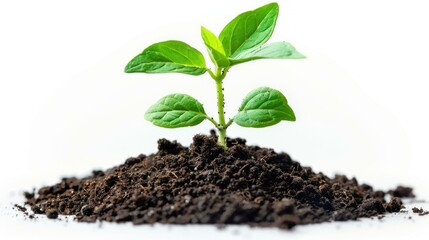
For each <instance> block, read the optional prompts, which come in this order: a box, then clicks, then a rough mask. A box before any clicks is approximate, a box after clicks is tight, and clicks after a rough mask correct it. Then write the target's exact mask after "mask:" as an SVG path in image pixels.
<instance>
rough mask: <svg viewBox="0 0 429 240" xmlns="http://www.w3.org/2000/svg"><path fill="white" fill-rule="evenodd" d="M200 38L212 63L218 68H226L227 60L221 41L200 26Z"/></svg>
mask: <svg viewBox="0 0 429 240" xmlns="http://www.w3.org/2000/svg"><path fill="white" fill-rule="evenodd" d="M201 37H202V38H203V41H204V44H205V45H206V47H207V50H208V52H209V55H210V59H211V60H212V62H213V63H214V64H215V65H216V66H218V67H224V68H225V67H228V66H229V60H228V57H227V56H225V50H224V48H223V45H222V43H221V41H220V40H219V39H218V38H217V37H216V35H214V34H213V33H212V32H211V31H210V30H208V29H207V28H205V27H203V26H201Z"/></svg>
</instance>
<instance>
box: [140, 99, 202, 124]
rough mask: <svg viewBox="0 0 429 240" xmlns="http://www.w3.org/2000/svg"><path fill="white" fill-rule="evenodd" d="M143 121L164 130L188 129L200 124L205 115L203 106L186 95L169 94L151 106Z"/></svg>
mask: <svg viewBox="0 0 429 240" xmlns="http://www.w3.org/2000/svg"><path fill="white" fill-rule="evenodd" d="M144 117H145V119H146V120H148V121H150V122H152V123H153V124H155V125H156V126H159V127H164V128H179V127H189V126H195V125H198V124H200V123H201V122H202V121H203V120H204V119H206V118H207V115H206V113H205V111H204V108H203V105H202V104H201V103H200V102H198V101H197V100H196V99H195V98H193V97H191V96H189V95H186V94H178V93H176V94H170V95H167V96H165V97H163V98H161V99H160V100H159V101H158V102H157V103H155V104H154V105H152V106H151V107H150V108H149V109H148V110H147V111H146V113H145V115H144Z"/></svg>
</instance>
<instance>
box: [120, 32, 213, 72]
mask: <svg viewBox="0 0 429 240" xmlns="http://www.w3.org/2000/svg"><path fill="white" fill-rule="evenodd" d="M206 70H207V68H206V62H205V60H204V56H203V55H202V54H201V53H200V52H199V51H198V50H196V49H195V48H193V47H191V46H189V45H188V44H186V43H184V42H180V41H174V40H172V41H165V42H159V43H155V44H153V45H151V46H149V47H147V48H146V49H145V50H143V52H142V53H140V54H139V55H137V56H136V57H135V58H133V59H132V60H131V61H130V62H129V63H128V64H127V66H126V67H125V72H127V73H135V72H143V73H172V72H176V73H185V74H190V75H201V74H204V73H205V72H206Z"/></svg>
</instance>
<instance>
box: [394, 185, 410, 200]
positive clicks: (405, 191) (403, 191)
mask: <svg viewBox="0 0 429 240" xmlns="http://www.w3.org/2000/svg"><path fill="white" fill-rule="evenodd" d="M388 193H389V194H390V195H392V196H393V197H399V198H414V197H415V195H414V193H413V189H412V188H410V187H404V186H398V187H396V188H395V189H393V190H389V191H388Z"/></svg>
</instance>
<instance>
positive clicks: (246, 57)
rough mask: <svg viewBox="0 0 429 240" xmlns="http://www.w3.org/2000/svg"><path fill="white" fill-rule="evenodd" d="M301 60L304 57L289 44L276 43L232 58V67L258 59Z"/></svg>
mask: <svg viewBox="0 0 429 240" xmlns="http://www.w3.org/2000/svg"><path fill="white" fill-rule="evenodd" d="M264 58H266V59H300V58H305V56H304V55H302V54H301V53H299V52H298V51H296V49H295V48H294V47H293V46H292V45H291V44H289V43H287V42H275V43H269V44H266V45H262V46H258V47H254V48H251V49H249V50H247V51H244V52H241V53H239V54H237V55H236V56H235V57H234V58H230V61H231V65H236V64H239V63H243V62H248V61H252V60H257V59H264Z"/></svg>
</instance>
